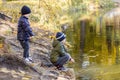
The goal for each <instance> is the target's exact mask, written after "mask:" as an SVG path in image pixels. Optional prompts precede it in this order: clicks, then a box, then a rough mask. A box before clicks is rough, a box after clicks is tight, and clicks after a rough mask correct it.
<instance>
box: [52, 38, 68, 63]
mask: <svg viewBox="0 0 120 80" xmlns="http://www.w3.org/2000/svg"><path fill="white" fill-rule="evenodd" d="M52 46H53V49H52V52H51V55H50V60H51V62H53V63H55V62H57V60H58V59H59V57H63V56H65V54H67V50H66V49H65V46H64V45H63V44H62V43H61V42H60V41H58V40H54V41H53V44H52Z"/></svg>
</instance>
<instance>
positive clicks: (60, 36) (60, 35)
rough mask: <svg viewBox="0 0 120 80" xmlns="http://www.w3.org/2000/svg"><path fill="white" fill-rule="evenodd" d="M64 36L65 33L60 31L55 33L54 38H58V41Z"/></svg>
mask: <svg viewBox="0 0 120 80" xmlns="http://www.w3.org/2000/svg"><path fill="white" fill-rule="evenodd" d="M65 38H66V35H65V34H64V33H62V32H57V34H56V39H57V40H58V41H62V40H64V39H65Z"/></svg>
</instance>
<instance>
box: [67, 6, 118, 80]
mask: <svg viewBox="0 0 120 80" xmlns="http://www.w3.org/2000/svg"><path fill="white" fill-rule="evenodd" d="M118 10H120V9H119V8H118V9H114V10H111V11H109V12H102V11H96V12H92V13H89V14H88V13H87V12H86V13H84V15H82V14H79V18H76V20H75V21H74V22H73V25H72V26H71V27H70V28H69V29H68V30H67V32H66V34H67V40H68V42H69V43H70V44H71V45H72V47H71V48H69V49H70V50H69V51H70V54H71V55H72V57H73V58H74V59H75V61H76V62H75V63H74V64H72V65H71V64H70V67H73V68H74V69H75V73H76V77H77V80H120V18H119V15H117V16H116V13H118ZM115 12H116V13H115ZM105 16H107V19H106V18H104V17H105Z"/></svg>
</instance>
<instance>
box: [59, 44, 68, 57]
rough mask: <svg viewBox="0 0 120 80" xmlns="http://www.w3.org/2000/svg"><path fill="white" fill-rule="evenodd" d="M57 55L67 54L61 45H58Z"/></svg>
mask: <svg viewBox="0 0 120 80" xmlns="http://www.w3.org/2000/svg"><path fill="white" fill-rule="evenodd" d="M59 53H60V56H64V55H65V54H66V53H67V52H66V51H65V49H64V48H63V46H62V45H61V44H59Z"/></svg>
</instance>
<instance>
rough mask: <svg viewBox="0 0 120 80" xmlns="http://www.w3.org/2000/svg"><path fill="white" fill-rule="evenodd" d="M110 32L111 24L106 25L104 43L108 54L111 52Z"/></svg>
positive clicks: (111, 29) (111, 30)
mask: <svg viewBox="0 0 120 80" xmlns="http://www.w3.org/2000/svg"><path fill="white" fill-rule="evenodd" d="M112 32H113V26H111V25H106V45H107V49H108V53H109V54H111V52H112Z"/></svg>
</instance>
